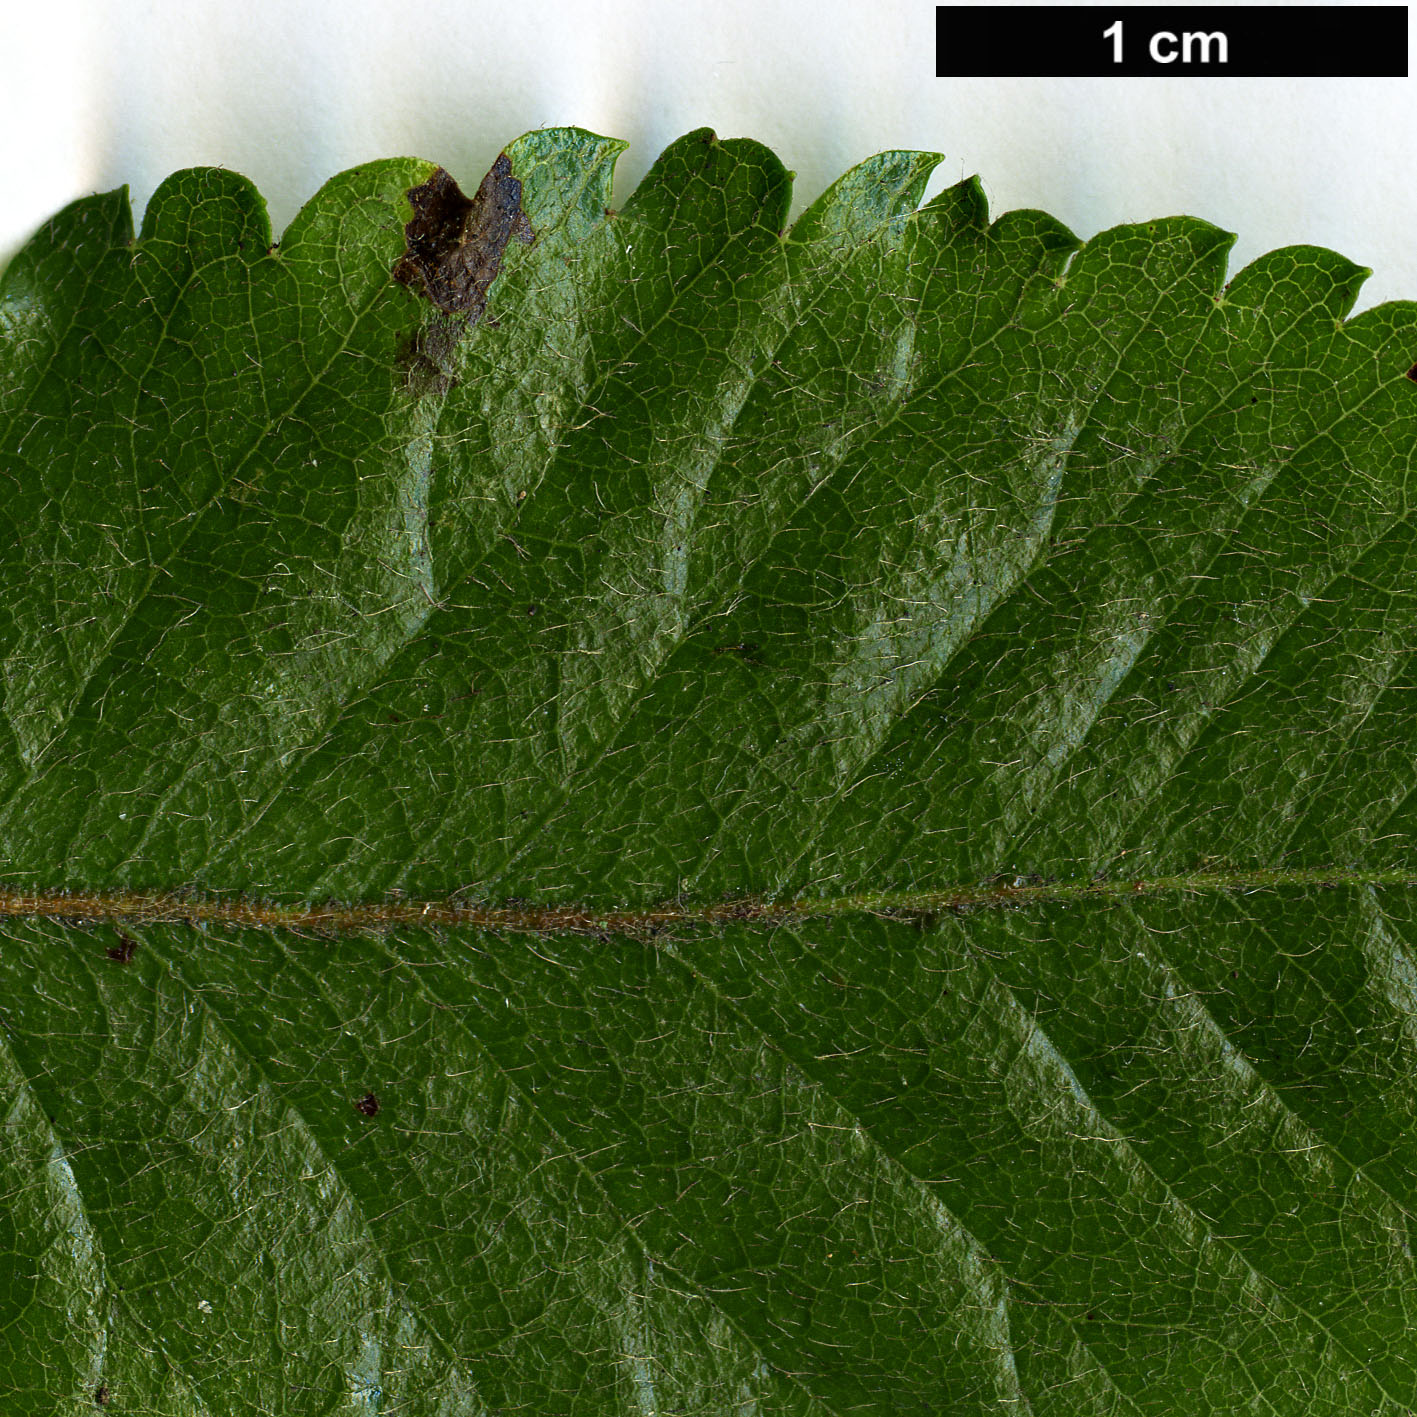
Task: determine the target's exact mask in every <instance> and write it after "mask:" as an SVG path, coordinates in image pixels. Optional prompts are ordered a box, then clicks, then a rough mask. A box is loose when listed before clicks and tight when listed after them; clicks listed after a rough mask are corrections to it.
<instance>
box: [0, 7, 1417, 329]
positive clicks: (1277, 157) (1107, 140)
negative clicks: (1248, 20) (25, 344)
mask: <svg viewBox="0 0 1417 1417" xmlns="http://www.w3.org/2000/svg"><path fill="white" fill-rule="evenodd" d="M1106 13H1107V12H1106V10H1105V8H1099V10H1098V14H1099V17H1100V19H1099V25H1100V26H1105V25H1106V24H1107V23H1108V22H1109V21H1108V19H1107V18H1106ZM1019 23H1020V24H1025V23H1027V12H1026V11H1022V10H1021V11H1020V14H1019ZM1283 24H1284V15H1283V12H1282V11H1280V10H1276V42H1277V43H1282V34H1283ZM934 39H935V29H934V6H933V4H929V3H919V0H875V3H858V0H817V3H808V0H677V3H675V2H674V0H510V3H507V0H503V3H502V4H499V5H488V4H469V3H465V0H0V260H3V259H4V258H6V257H8V256H9V255H10V254H11V253H12V252H13V251H14V249H15V248H16V246H17V245H18V244H19V243H20V242H21V241H22V240H23V239H24V238H25V237H26V236H27V235H28V234H29V233H30V232H31V231H32V230H33V229H34V227H35V226H36V225H37V224H38V223H39V222H41V221H42V220H43V219H44V218H45V217H46V216H48V215H49V214H50V213H52V212H53V211H55V210H56V209H58V208H59V207H60V206H62V205H64V204H65V203H66V202H69V201H72V200H73V199H74V198H76V197H79V196H82V195H84V194H86V193H89V192H93V191H99V190H106V189H109V188H113V187H116V186H119V185H121V184H123V183H127V184H128V185H129V187H130V188H131V190H132V195H133V199H134V203H135V207H136V215H137V216H138V217H139V218H140V217H141V213H142V208H143V204H144V203H145V202H146V200H147V198H148V196H149V195H150V194H151V192H152V190H153V188H154V187H155V186H156V184H157V183H158V182H159V181H160V180H161V179H162V178H163V177H164V176H165V175H166V174H167V173H169V172H171V171H172V170H174V169H176V168H179V167H186V166H191V165H193V164H198V163H209V164H215V165H220V166H224V167H229V168H232V169H235V170H236V171H239V172H242V173H245V174H246V175H247V176H248V177H250V178H252V179H253V180H254V181H255V182H256V183H257V185H258V186H259V187H260V189H261V190H262V192H263V193H264V194H265V196H266V198H267V201H268V203H269V205H270V209H271V216H272V219H273V222H274V225H275V229H276V231H277V232H279V231H280V230H281V229H282V228H283V227H284V226H285V224H286V223H287V222H288V221H289V220H290V218H291V217H292V215H293V214H294V213H295V211H296V210H297V209H298V207H299V206H300V204H301V202H303V201H304V200H305V199H306V198H307V197H309V196H310V195H311V194H312V193H313V192H314V191H315V190H316V188H317V187H319V186H320V184H321V183H322V182H324V181H325V180H326V179H327V178H329V177H330V176H332V175H333V174H334V173H336V172H337V171H339V170H341V169H342V168H345V167H351V166H353V165H355V164H356V163H359V162H364V161H367V160H369V159H371V158H378V157H391V156H396V155H413V156H418V157H424V158H430V159H434V160H436V161H438V162H440V163H442V164H443V165H444V166H445V167H447V168H449V169H450V170H451V171H452V172H453V173H454V175H455V176H457V177H458V178H459V179H460V180H461V181H462V182H463V185H464V186H468V185H469V184H473V185H475V183H476V181H477V180H478V178H479V177H480V176H481V174H482V173H483V172H484V171H485V170H486V169H487V167H488V166H489V165H490V163H491V161H492V159H493V157H495V156H496V154H497V152H498V150H499V149H500V148H501V147H502V146H504V145H505V144H506V143H507V142H508V141H510V140H511V139H512V138H514V137H516V136H517V135H518V134H520V133H522V132H524V131H526V130H527V129H530V128H536V127H542V126H547V125H559V124H576V125H579V126H582V127H586V128H591V129H594V130H595V131H597V132H601V133H607V134H612V135H614V136H616V137H622V138H627V139H629V140H630V141H631V144H632V146H631V148H630V151H629V152H628V153H626V154H625V156H624V157H623V158H622V159H621V165H620V170H619V179H618V184H617V192H616V199H617V201H623V200H624V198H625V196H626V194H627V193H628V192H629V191H630V190H631V189H632V187H633V185H634V183H635V181H636V180H637V179H638V178H639V177H640V176H641V175H642V174H643V172H644V171H645V169H646V168H647V167H648V165H649V163H650V162H651V160H652V159H653V158H654V156H655V155H656V154H657V153H658V151H659V150H660V149H661V148H662V147H663V146H664V145H665V144H666V143H667V142H669V141H670V140H671V139H672V138H674V137H676V136H678V135H679V134H681V133H683V132H686V131H688V130H689V129H691V128H696V127H701V126H710V127H713V128H715V129H716V130H717V131H718V133H719V134H720V135H721V136H723V137H737V136H746V137H753V138H757V139H760V140H761V141H763V142H766V143H767V144H768V145H769V146H771V147H772V148H773V149H774V150H775V151H776V152H777V153H778V155H779V156H780V157H781V158H782V160H783V161H784V162H785V163H786V165H787V166H788V167H789V168H790V169H793V170H794V171H795V172H796V173H797V174H798V180H797V188H796V201H795V204H794V209H795V210H800V209H801V207H802V206H803V205H804V204H805V203H806V202H807V201H810V200H811V198H812V197H814V196H816V195H817V194H818V193H819V192H820V191H821V190H822V189H823V188H824V187H825V186H826V185H827V184H828V183H829V182H830V181H832V180H833V179H834V178H835V177H836V176H838V175H839V174H840V173H841V172H842V171H844V170H845V169H846V168H847V167H849V166H851V165H852V164H853V163H854V162H856V161H858V160H860V159H862V158H864V157H866V156H868V155H869V154H871V153H873V152H876V151H878V150H880V149H882V148H891V147H906V148H924V149H927V150H932V151H938V152H942V153H944V154H945V158H944V161H943V163H942V164H941V166H940V169H939V171H938V172H937V174H936V179H935V182H934V183H933V184H932V187H931V189H930V190H931V191H932V192H933V191H934V190H936V189H937V188H938V187H939V186H941V185H944V184H945V183H946V182H954V181H957V180H959V178H961V177H962V176H966V175H968V174H970V173H978V174H979V175H980V176H981V177H982V179H983V182H984V186H985V190H986V191H987V192H988V193H989V196H990V200H991V207H992V209H993V211H994V212H995V213H996V214H997V213H998V212H1002V211H1005V210H1008V209H1009V208H1012V207H1041V208H1043V209H1045V210H1046V211H1049V212H1052V213H1053V214H1054V215H1055V216H1057V217H1059V218H1060V219H1061V220H1063V221H1064V222H1066V223H1067V224H1068V225H1069V226H1070V227H1072V229H1073V230H1074V231H1076V232H1077V233H1078V234H1079V235H1081V236H1091V235H1093V234H1094V233H1095V232H1097V231H1099V230H1101V229H1103V228H1104V227H1107V226H1111V225H1115V224H1116V223H1119V222H1125V221H1137V220H1143V219H1145V218H1148V217H1155V216H1165V215H1169V214H1172V213H1175V212H1189V213H1192V214H1194V215H1196V216H1203V217H1206V218H1207V219H1209V220H1211V221H1213V222H1215V223H1216V224H1217V225H1219V226H1222V227H1225V228H1226V229H1227V230H1230V231H1233V232H1237V233H1239V236H1240V240H1239V243H1238V245H1237V247H1236V250H1235V255H1234V257H1233V266H1238V265H1239V264H1243V263H1244V262H1245V261H1247V260H1250V259H1252V258H1253V257H1254V256H1256V255H1258V254H1260V253H1261V252H1262V251H1265V250H1268V249H1270V248H1272V247H1275V246H1282V245H1289V244H1292V243H1317V244H1321V245H1326V246H1331V247H1334V248H1335V249H1337V250H1340V251H1342V252H1343V253H1344V254H1345V255H1347V256H1349V257H1351V258H1353V259H1354V260H1356V261H1358V262H1360V263H1361V264H1363V265H1367V266H1371V267H1372V268H1373V269H1374V272H1375V274H1374V277H1373V279H1372V280H1371V281H1370V282H1369V284H1368V286H1367V287H1366V288H1365V291H1364V294H1363V297H1362V300H1361V302H1360V308H1362V306H1366V305H1371V304H1374V303H1377V302H1378V301H1381V300H1388V299H1395V298H1403V297H1412V298H1417V163H1414V161H1413V147H1414V140H1417V96H1415V95H1417V79H1385V80H1375V79H1367V80H1343V79H1333V80H1302V81H1285V80H1253V79H1224V78H1198V79H1170V78H1158V79H1090V80H1007V79H971V80H960V79H937V78H935V77H934V67H935V65H934V59H935V55H934ZM962 42H966V41H962ZM1232 268H1233V267H1232Z"/></svg>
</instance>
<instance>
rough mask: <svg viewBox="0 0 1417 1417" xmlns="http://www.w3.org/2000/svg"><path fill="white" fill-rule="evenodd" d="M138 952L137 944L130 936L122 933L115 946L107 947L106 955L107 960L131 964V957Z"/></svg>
mask: <svg viewBox="0 0 1417 1417" xmlns="http://www.w3.org/2000/svg"><path fill="white" fill-rule="evenodd" d="M137 952H138V942H137V941H136V940H135V939H134V938H133V937H132V936H131V935H124V934H122V933H120V934H119V936H118V943H117V944H116V945H109V947H108V950H107V954H108V957H109V959H112V960H117V961H118V963H119V964H132V962H133V956H134V955H135V954H137Z"/></svg>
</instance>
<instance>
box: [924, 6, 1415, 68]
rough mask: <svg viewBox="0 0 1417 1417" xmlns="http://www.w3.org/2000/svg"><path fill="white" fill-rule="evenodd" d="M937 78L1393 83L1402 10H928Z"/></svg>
mask: <svg viewBox="0 0 1417 1417" xmlns="http://www.w3.org/2000/svg"><path fill="white" fill-rule="evenodd" d="M935 73H936V75H937V76H938V77H940V78H961V79H963V78H971V79H972V78H994V79H1009V78H1017V79H1055V78H1057V79H1066V78H1106V77H1108V76H1109V75H1112V76H1118V75H1120V76H1128V75H1131V76H1145V77H1148V78H1157V77H1159V76H1164V75H1166V74H1188V75H1205V74H1209V75H1212V76H1217V77H1218V76H1221V75H1226V74H1228V75H1231V76H1233V77H1235V78H1249V79H1268V78H1285V79H1340V78H1342V79H1385V78H1395V79H1405V78H1406V77H1407V7H1406V6H1405V5H1159V6H1149V5H1120V6H1117V7H1116V8H1114V9H1107V8H1104V7H1101V6H1091V5H1018V6H1009V7H1007V8H1002V7H997V6H991V5H937V6H936V7H935Z"/></svg>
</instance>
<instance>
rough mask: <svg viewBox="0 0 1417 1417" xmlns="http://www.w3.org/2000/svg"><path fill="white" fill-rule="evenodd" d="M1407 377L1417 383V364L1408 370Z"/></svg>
mask: <svg viewBox="0 0 1417 1417" xmlns="http://www.w3.org/2000/svg"><path fill="white" fill-rule="evenodd" d="M1407 377H1408V378H1409V379H1411V380H1412V382H1413V383H1414V384H1417V364H1414V365H1413V366H1412V367H1411V368H1410V369H1409V370H1408V371H1407Z"/></svg>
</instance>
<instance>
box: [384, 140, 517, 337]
mask: <svg viewBox="0 0 1417 1417" xmlns="http://www.w3.org/2000/svg"><path fill="white" fill-rule="evenodd" d="M408 200H409V204H410V205H411V206H412V207H413V220H412V221H410V222H409V223H408V224H407V225H406V226H405V227H404V241H405V247H406V249H405V252H404V254H403V256H401V257H400V258H399V260H398V262H397V264H396V265H395V266H394V270H393V276H394V279H395V280H397V281H401V282H402V283H403V284H404V285H407V286H411V287H412V288H413V289H414V290H417V291H419V292H420V293H421V294H423V295H424V296H425V297H426V298H427V299H428V300H429V301H430V302H431V303H432V304H433V305H435V306H437V308H438V309H439V310H442V311H444V312H445V313H447V314H449V315H464V316H466V317H467V322H468V323H469V324H475V323H476V322H477V321H478V320H479V319H481V318H482V312H483V311H484V310H485V309H486V308H487V291H488V288H489V287H490V286H491V284H492V282H493V281H494V280H495V279H496V278H497V272H498V271H500V270H501V268H502V253H503V252H504V251H505V250H506V249H507V243H508V242H509V241H510V240H511V239H512V237H514V236H515V237H517V238H518V240H521V241H527V242H529V241H531V240H532V239H533V235H534V233H533V232H532V229H531V223H530V222H529V221H528V220H527V216H526V213H525V212H524V211H523V210H522V184H521V183H520V182H519V181H518V180H517V179H516V178H515V177H513V176H512V163H511V159H510V158H508V156H507V155H506V153H502V154H501V155H500V156H499V157H498V158H497V161H496V162H494V163H493V164H492V170H491V172H489V173H488V174H487V176H486V177H484V178H483V179H482V185H481V186H480V187H479V188H478V189H477V191H476V192H475V193H474V194H473V196H471V197H467V196H465V195H464V194H463V192H462V190H461V189H460V188H459V187H458V184H457V183H456V182H455V181H454V180H453V178H452V176H451V175H450V174H449V173H448V172H446V171H445V170H444V169H443V168H441V167H440V168H438V169H436V170H435V171H434V173H433V175H432V176H431V177H430V178H429V179H428V180H427V181H426V182H425V183H423V184H422V186H419V187H414V188H411V189H410V190H409V193H408Z"/></svg>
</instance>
